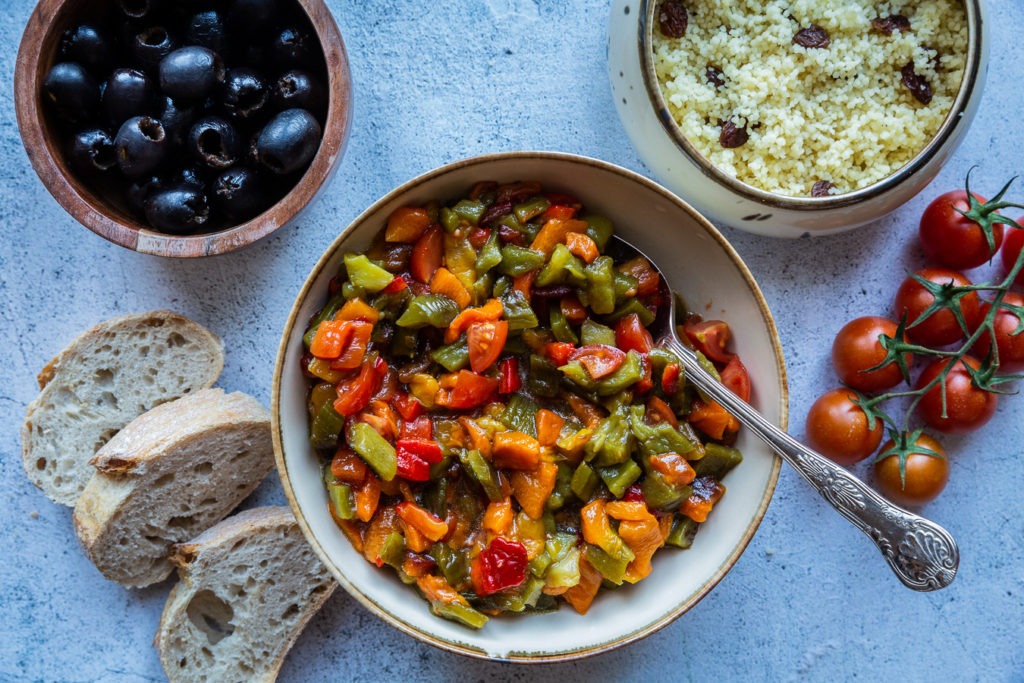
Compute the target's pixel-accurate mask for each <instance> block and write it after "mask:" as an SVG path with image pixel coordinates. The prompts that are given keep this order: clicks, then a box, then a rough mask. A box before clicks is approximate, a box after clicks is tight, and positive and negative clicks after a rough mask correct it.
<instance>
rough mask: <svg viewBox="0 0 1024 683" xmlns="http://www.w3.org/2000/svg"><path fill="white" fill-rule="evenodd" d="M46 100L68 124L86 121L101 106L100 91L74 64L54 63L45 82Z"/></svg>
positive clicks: (83, 71)
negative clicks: (69, 122)
mask: <svg viewBox="0 0 1024 683" xmlns="http://www.w3.org/2000/svg"><path fill="white" fill-rule="evenodd" d="M43 99H45V100H46V101H47V102H49V104H50V106H51V107H52V108H53V110H54V111H55V112H56V113H57V115H58V116H59V117H60V118H62V119H65V120H66V121H71V122H76V121H85V120H87V119H88V118H90V117H91V116H92V115H93V113H94V112H95V111H96V109H97V108H98V107H99V104H100V88H99V86H98V85H96V81H94V80H93V79H92V76H90V75H89V73H88V72H87V71H86V70H85V69H84V68H82V66H81V65H80V64H76V63H75V62H61V63H59V64H54V65H53V68H51V69H50V72H49V73H48V74H46V79H45V80H44V81H43Z"/></svg>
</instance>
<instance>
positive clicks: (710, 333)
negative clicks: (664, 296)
mask: <svg viewBox="0 0 1024 683" xmlns="http://www.w3.org/2000/svg"><path fill="white" fill-rule="evenodd" d="M683 332H685V333H686V336H687V337H688V338H689V340H690V342H691V343H692V344H693V346H694V347H695V348H696V349H697V350H698V351H700V352H701V353H703V354H704V355H705V356H706V357H707V358H709V359H710V360H713V361H714V362H716V363H728V362H729V359H730V358H732V353H731V352H730V351H727V350H726V348H725V347H726V345H727V344H728V343H729V339H730V338H731V337H732V331H731V330H730V329H729V324H728V323H725V322H723V321H721V320H701V321H688V322H687V323H686V324H684V325H683Z"/></svg>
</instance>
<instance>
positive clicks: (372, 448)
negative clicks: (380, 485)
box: [350, 422, 398, 481]
mask: <svg viewBox="0 0 1024 683" xmlns="http://www.w3.org/2000/svg"><path fill="white" fill-rule="evenodd" d="M350 445H351V446H352V449H353V450H354V451H355V452H356V453H358V454H359V457H361V458H362V459H363V460H365V461H366V464H367V465H369V466H370V468H371V469H372V470H373V471H374V472H376V473H377V476H379V477H380V478H381V479H383V480H384V481H391V480H392V479H394V478H395V475H396V474H397V473H398V459H397V458H396V456H395V448H394V446H392V445H391V444H389V443H388V442H387V441H386V440H385V439H384V437H382V436H381V435H380V434H378V433H377V430H375V429H374V428H373V427H371V426H370V425H368V424H367V423H365V422H357V423H356V424H354V425H353V426H352V435H351V439H350Z"/></svg>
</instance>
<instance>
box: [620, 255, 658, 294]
mask: <svg viewBox="0 0 1024 683" xmlns="http://www.w3.org/2000/svg"><path fill="white" fill-rule="evenodd" d="M619 272H622V273H626V274H627V275H632V276H633V277H635V278H636V279H637V282H639V286H638V287H637V290H636V293H637V296H647V295H648V294H657V292H658V286H659V285H660V283H661V276H660V275H658V271H656V270H655V269H654V267H653V266H651V262H650V261H648V260H647V259H645V258H644V257H643V256H637V257H636V258H633V259H630V260H628V261H626V262H625V263H623V264H620V265H619Z"/></svg>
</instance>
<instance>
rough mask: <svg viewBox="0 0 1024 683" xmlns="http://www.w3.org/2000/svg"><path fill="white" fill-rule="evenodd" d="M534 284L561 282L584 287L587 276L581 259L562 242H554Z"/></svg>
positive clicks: (546, 284)
mask: <svg viewBox="0 0 1024 683" xmlns="http://www.w3.org/2000/svg"><path fill="white" fill-rule="evenodd" d="M534 284H536V285H537V286H538V287H547V286H548V285H562V284H568V285H572V286H574V287H584V286H586V284H587V276H586V273H585V270H584V265H583V261H581V260H579V259H578V258H576V256H574V255H573V253H572V252H571V251H569V248H568V247H567V246H565V245H564V244H556V245H555V248H554V250H552V252H551V257H550V258H549V259H548V262H547V264H545V266H544V267H543V268H542V269H541V271H540V272H539V273H537V281H536V282H535V283H534Z"/></svg>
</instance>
